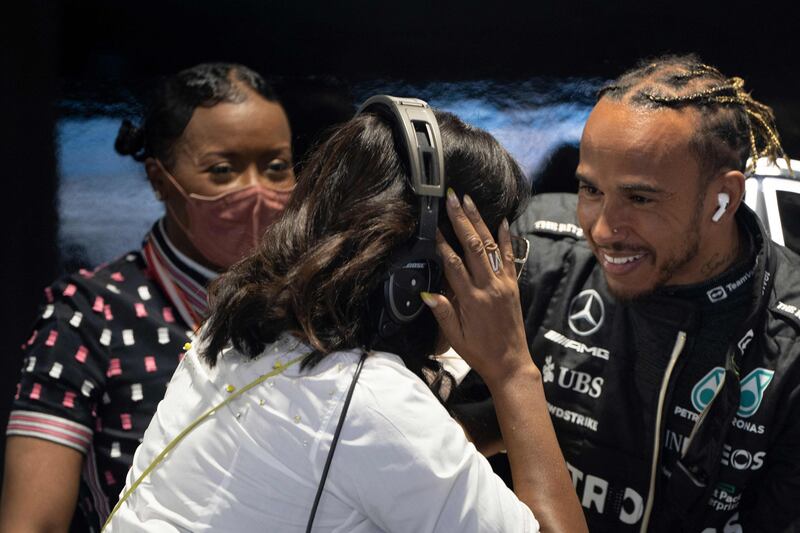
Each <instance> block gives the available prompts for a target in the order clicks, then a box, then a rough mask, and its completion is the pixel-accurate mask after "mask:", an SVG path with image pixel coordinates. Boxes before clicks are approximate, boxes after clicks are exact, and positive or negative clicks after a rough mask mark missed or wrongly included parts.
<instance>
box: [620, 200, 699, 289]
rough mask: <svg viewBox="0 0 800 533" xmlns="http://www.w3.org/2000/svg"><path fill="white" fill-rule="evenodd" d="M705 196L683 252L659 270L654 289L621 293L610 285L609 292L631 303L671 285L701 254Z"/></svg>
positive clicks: (687, 236) (688, 231)
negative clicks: (684, 268)
mask: <svg viewBox="0 0 800 533" xmlns="http://www.w3.org/2000/svg"><path fill="white" fill-rule="evenodd" d="M704 198H705V195H704V196H703V197H702V198H700V199H699V201H698V202H697V207H696V209H695V212H694V214H693V215H692V219H691V221H690V222H689V224H688V226H687V228H688V229H687V231H686V233H685V234H684V238H683V242H685V243H686V245H685V246H683V248H682V249H681V250H679V251H678V252H677V253H676V254H673V255H672V256H671V257H669V258H668V259H667V260H666V261H665V262H664V264H663V265H661V267H660V268H659V276H658V279H657V280H656V282H655V283H654V284H653V286H652V287H650V288H649V289H646V290H644V291H641V292H637V293H628V292H621V291H618V290H615V289H613V288H612V287H611V286H610V285H608V284H607V285H608V290H609V292H611V295H612V296H614V298H615V299H617V300H618V301H620V302H631V301H635V300H638V299H640V298H645V297H647V296H650V295H651V294H653V293H654V292H655V291H657V290H658V289H660V288H661V287H664V286H666V285H668V284H669V281H670V280H671V279H672V277H673V276H674V275H675V274H676V273H677V272H679V271H680V270H681V269H682V268H683V267H685V266H686V265H687V264H689V263H690V262H691V261H692V260H693V259H694V258H695V257H697V254H698V253H699V252H700V229H699V228H700V217H701V215H702V212H703V209H702V207H703V199H704Z"/></svg>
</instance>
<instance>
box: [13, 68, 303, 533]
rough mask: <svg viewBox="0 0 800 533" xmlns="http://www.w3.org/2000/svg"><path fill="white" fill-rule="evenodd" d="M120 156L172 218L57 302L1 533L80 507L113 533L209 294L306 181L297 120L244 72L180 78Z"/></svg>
mask: <svg viewBox="0 0 800 533" xmlns="http://www.w3.org/2000/svg"><path fill="white" fill-rule="evenodd" d="M115 148H116V149H117V151H118V152H119V153H121V154H123V155H131V156H133V157H134V158H135V159H137V160H138V161H142V162H143V163H144V166H145V170H146V173H147V177H148V179H149V182H150V184H151V185H152V187H153V189H154V191H155V194H156V196H157V197H158V198H159V199H160V200H161V201H162V202H163V203H164V205H165V211H166V214H165V216H164V218H162V219H160V220H158V221H157V222H156V223H155V224H154V225H153V228H152V230H151V231H150V233H149V234H148V235H147V236H146V237H145V239H144V243H143V245H142V249H141V250H136V251H134V252H131V253H129V254H128V255H126V256H125V257H122V258H120V259H117V260H115V261H112V262H110V263H108V264H106V265H104V266H101V267H100V268H98V269H97V270H95V271H94V272H87V271H82V272H81V273H79V274H77V275H71V276H68V277H66V278H64V279H62V280H60V281H58V282H56V283H55V284H54V285H52V286H51V287H49V288H48V289H47V290H46V291H45V293H46V304H45V307H44V308H43V310H42V314H41V318H40V319H39V321H38V323H37V324H36V326H35V330H34V333H33V335H32V336H31V338H30V340H29V341H28V343H27V345H26V347H25V349H26V354H25V355H26V357H25V360H24V366H23V369H22V377H21V381H20V384H19V387H18V389H17V395H16V399H15V403H14V407H13V411H12V413H11V417H10V421H9V425H8V430H7V434H8V435H9V438H8V441H7V447H6V463H5V464H6V466H5V479H4V485H3V497H2V508H1V509H0V530H2V531H15V532H24V531H65V530H67V528H68V527H69V524H70V520H71V519H72V517H73V513H74V511H75V507H76V503H77V504H78V507H79V509H80V511H81V514H82V515H83V519H82V520H81V521H85V525H84V527H88V528H94V529H95V530H97V529H98V528H99V524H102V523H103V521H104V520H105V517H106V516H107V514H108V512H109V510H110V509H111V508H112V507H113V506H114V504H115V502H116V500H117V497H118V495H119V492H120V490H121V489H122V487H123V486H124V482H125V474H126V472H127V471H128V468H129V467H130V464H131V461H132V457H133V452H134V450H135V449H136V447H137V445H138V444H139V440H140V439H141V437H142V434H143V433H144V430H145V428H146V427H147V425H148V423H149V421H150V418H151V417H152V415H153V413H154V412H155V409H156V406H157V404H158V402H159V401H160V400H161V398H162V397H163V395H164V392H165V390H166V385H167V382H168V381H169V379H170V377H171V375H172V373H173V371H174V370H175V368H176V366H177V364H178V362H179V361H180V359H181V358H182V356H183V352H184V351H185V348H184V345H185V344H186V342H187V341H188V340H190V337H192V336H193V333H192V332H193V331H194V330H195V329H196V328H197V327H198V325H199V323H200V321H201V319H202V318H203V316H204V315H205V314H206V311H207V308H206V285H207V284H208V282H209V281H210V280H211V279H212V278H214V277H215V276H216V274H217V272H219V271H221V270H224V269H227V268H228V267H230V266H231V265H232V264H234V263H235V262H237V261H238V260H240V259H242V258H243V257H244V256H245V255H246V254H247V253H249V252H250V251H251V250H252V249H253V247H254V246H255V244H256V243H257V241H258V239H259V238H260V236H261V234H262V233H263V232H264V230H265V229H266V228H267V227H268V226H269V225H270V224H271V223H272V222H273V221H275V220H276V219H277V217H278V216H279V215H280V214H281V212H282V211H283V209H284V206H285V205H286V203H287V201H288V199H289V196H290V194H291V191H292V189H293V187H294V183H295V178H294V172H293V168H292V151H291V134H290V129H289V124H288V120H287V118H286V114H285V113H284V110H283V108H282V107H281V105H280V103H278V102H277V100H276V97H275V95H274V94H273V92H272V89H271V88H270V87H269V86H268V85H267V84H266V83H265V82H264V80H263V79H262V78H261V76H259V75H258V74H256V73H255V72H253V71H251V70H250V69H248V68H246V67H243V66H240V65H228V64H205V65H198V66H196V67H193V68H190V69H187V70H184V71H182V72H180V73H178V74H176V75H174V76H172V77H170V78H168V79H166V80H165V81H164V82H163V83H162V84H161V85H160V86H159V87H158V89H157V90H156V92H155V94H154V96H153V99H152V102H151V105H150V107H149V109H148V111H147V113H146V114H145V117H144V120H143V122H142V124H141V127H134V126H133V125H132V124H130V123H129V122H127V121H126V122H124V123H123V125H122V127H121V128H120V132H119V135H118V137H117V141H116V144H115ZM131 209H136V206H133V205H132V206H131Z"/></svg>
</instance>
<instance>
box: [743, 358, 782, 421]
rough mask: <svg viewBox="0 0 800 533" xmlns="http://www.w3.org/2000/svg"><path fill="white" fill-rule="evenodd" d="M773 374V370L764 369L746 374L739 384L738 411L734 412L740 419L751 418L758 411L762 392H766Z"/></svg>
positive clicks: (757, 369) (762, 395)
mask: <svg viewBox="0 0 800 533" xmlns="http://www.w3.org/2000/svg"><path fill="white" fill-rule="evenodd" d="M773 374H775V372H774V371H773V370H767V369H765V368H756V369H755V370H753V371H752V372H750V373H749V374H747V375H746V376H745V377H744V379H743V380H742V382H741V389H742V393H741V399H740V400H739V410H738V411H737V412H736V414H737V415H739V416H740V417H742V418H747V417H750V416H753V415H754V414H755V413H756V411H758V408H759V406H760V405H761V399H762V398H763V397H764V391H765V390H767V387H768V386H769V384H770V382H772V376H773Z"/></svg>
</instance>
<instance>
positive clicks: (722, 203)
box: [711, 192, 731, 222]
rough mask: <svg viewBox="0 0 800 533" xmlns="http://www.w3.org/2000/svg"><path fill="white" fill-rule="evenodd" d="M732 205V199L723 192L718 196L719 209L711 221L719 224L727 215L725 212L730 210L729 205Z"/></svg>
mask: <svg viewBox="0 0 800 533" xmlns="http://www.w3.org/2000/svg"><path fill="white" fill-rule="evenodd" d="M729 203H731V197H730V196H729V195H728V193H726V192H721V193H719V194H718V195H717V205H719V209H717V210H716V211H715V212H714V215H713V216H712V217H711V220H713V221H714V222H719V219H721V218H722V215H724V214H725V211H726V210H727V209H728V204H729Z"/></svg>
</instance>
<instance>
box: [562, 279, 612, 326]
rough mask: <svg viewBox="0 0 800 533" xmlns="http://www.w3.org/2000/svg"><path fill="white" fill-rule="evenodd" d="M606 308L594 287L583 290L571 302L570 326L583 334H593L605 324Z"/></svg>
mask: <svg viewBox="0 0 800 533" xmlns="http://www.w3.org/2000/svg"><path fill="white" fill-rule="evenodd" d="M605 314H606V310H605V306H604V305H603V300H602V298H600V295H599V294H597V291H596V290H594V289H586V290H585V291H581V292H580V294H578V295H577V296H576V297H575V298H573V299H572V302H571V303H570V304H569V314H568V315H567V316H568V317H569V328H570V329H571V330H572V331H574V332H575V333H577V334H578V335H581V336H586V335H591V334H592V333H594V332H595V331H597V330H598V329H600V326H602V325H603V318H604V317H605Z"/></svg>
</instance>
